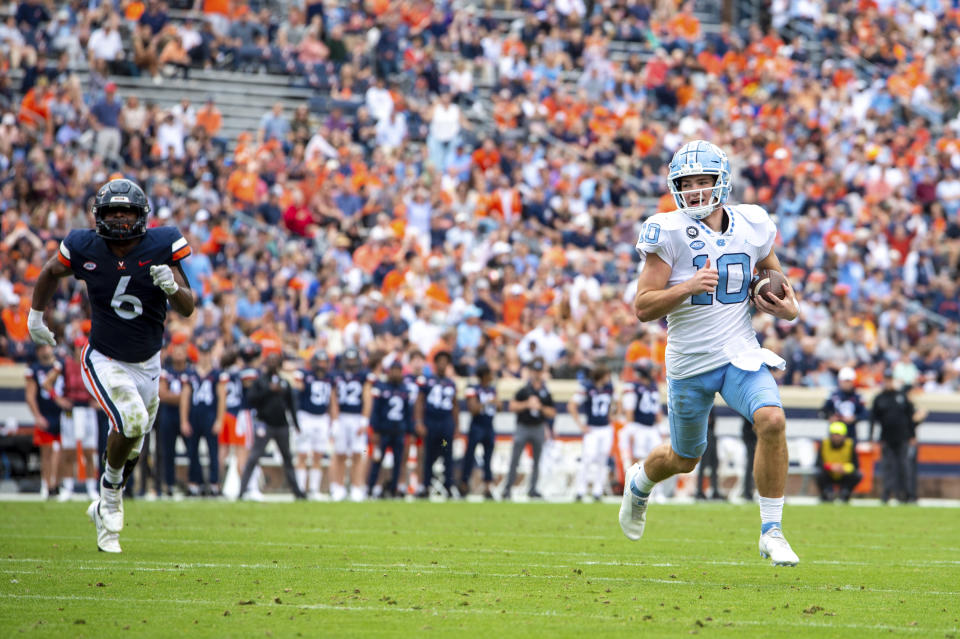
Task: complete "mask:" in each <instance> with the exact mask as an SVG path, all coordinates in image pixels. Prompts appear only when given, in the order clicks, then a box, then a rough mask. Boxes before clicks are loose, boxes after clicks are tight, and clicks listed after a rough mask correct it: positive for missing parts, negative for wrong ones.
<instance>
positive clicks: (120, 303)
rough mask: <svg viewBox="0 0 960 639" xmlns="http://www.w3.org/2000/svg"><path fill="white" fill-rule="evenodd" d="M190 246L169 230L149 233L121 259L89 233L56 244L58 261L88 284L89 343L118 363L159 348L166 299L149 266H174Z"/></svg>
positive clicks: (147, 356) (75, 233)
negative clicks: (57, 245)
mask: <svg viewBox="0 0 960 639" xmlns="http://www.w3.org/2000/svg"><path fill="white" fill-rule="evenodd" d="M188 255H190V245H189V244H187V240H186V239H184V237H183V236H182V235H181V234H180V231H179V230H178V229H176V228H174V227H172V226H161V227H157V228H152V229H147V233H146V235H144V236H143V238H142V239H141V240H140V243H139V244H137V245H136V246H135V247H134V248H133V250H132V251H130V253H128V254H127V255H126V256H124V257H123V258H119V257H117V256H116V255H114V254H113V253H112V252H111V251H110V247H108V246H107V242H106V241H105V240H104V239H103V238H101V237H100V236H99V235H97V232H96V231H94V230H93V229H83V230H75V231H70V234H69V235H67V237H66V239H64V240H63V241H62V242H61V243H60V253H59V254H58V256H57V257H58V258H59V260H60V263H61V264H63V265H64V266H66V267H68V268H69V269H70V270H71V271H73V274H74V276H75V277H76V278H77V279H79V280H83V281H84V282H86V283H87V294H88V295H89V297H90V306H91V309H92V313H93V318H92V330H91V332H90V345H91V346H92V347H93V348H95V349H97V350H98V351H100V352H101V353H103V354H104V355H106V356H108V357H112V358H113V359H116V360H120V361H121V362H144V361H146V360H148V359H150V358H151V357H153V356H154V355H155V354H156V353H157V352H158V351H159V350H160V347H161V346H162V345H163V321H164V319H166V317H167V296H166V295H165V294H164V292H163V291H162V290H161V289H160V287H158V286H156V285H155V284H154V283H153V278H152V277H151V276H150V267H151V266H156V265H159V264H168V265H170V266H173V265H174V264H176V263H177V262H179V261H180V260H182V259H184V258H185V257H187V256H188Z"/></svg>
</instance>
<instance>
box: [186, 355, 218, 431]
mask: <svg viewBox="0 0 960 639" xmlns="http://www.w3.org/2000/svg"><path fill="white" fill-rule="evenodd" d="M180 379H181V381H182V382H183V383H184V384H190V389H191V393H190V421H191V422H196V423H201V422H202V423H204V424H210V425H212V424H213V422H214V421H215V420H216V419H217V383H218V382H219V381H220V371H218V370H217V369H215V368H213V369H210V370H209V371H207V374H206V375H200V373H199V372H198V371H197V369H195V368H189V369H187V372H185V373H184V374H183V375H182V376H181V377H180Z"/></svg>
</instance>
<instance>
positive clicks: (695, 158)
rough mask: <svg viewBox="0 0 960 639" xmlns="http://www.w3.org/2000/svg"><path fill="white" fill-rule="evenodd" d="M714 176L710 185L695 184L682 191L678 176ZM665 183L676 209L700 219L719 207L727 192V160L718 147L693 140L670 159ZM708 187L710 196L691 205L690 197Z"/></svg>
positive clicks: (728, 182) (728, 174)
mask: <svg viewBox="0 0 960 639" xmlns="http://www.w3.org/2000/svg"><path fill="white" fill-rule="evenodd" d="M703 175H708V176H714V183H713V187H712V188H711V187H709V186H708V187H703V186H701V187H697V188H692V189H687V190H685V191H684V190H681V185H680V182H681V179H682V178H687V177H694V176H703ZM667 186H669V188H670V193H671V195H673V200H674V202H675V203H676V205H677V209H678V210H680V211H683V212H684V213H686V214H687V215H688V216H690V217H691V218H693V219H695V220H702V219H703V218H705V217H707V216H708V215H710V213H712V212H713V211H714V210H715V209H716V208H717V207H718V206H723V205H724V204H725V203H726V201H727V198H728V197H729V195H730V161H729V160H728V159H727V154H726V153H724V152H723V151H722V150H721V149H720V148H719V147H717V146H716V145H714V144H711V143H709V142H707V141H705V140H694V141H693V142H688V143H687V144H685V145H683V146H682V147H681V148H680V149H679V150H678V151H677V152H676V153H675V154H674V155H673V160H672V161H671V162H670V170H669V173H668V175H667ZM708 189H709V190H710V198H709V199H708V200H707V202H703V199H702V197H701V198H699V199H700V201H699V203H697V204H690V200H691V199H693V200H697V199H698V198H697V197H691V196H693V195H694V194H699V193H702V192H704V191H707V190H708Z"/></svg>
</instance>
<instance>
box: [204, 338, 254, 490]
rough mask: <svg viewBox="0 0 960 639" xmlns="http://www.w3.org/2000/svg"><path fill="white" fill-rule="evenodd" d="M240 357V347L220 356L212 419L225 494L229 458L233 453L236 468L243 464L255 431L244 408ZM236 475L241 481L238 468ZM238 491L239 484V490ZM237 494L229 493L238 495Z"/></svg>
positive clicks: (241, 466) (245, 461)
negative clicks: (215, 408) (215, 403)
mask: <svg viewBox="0 0 960 639" xmlns="http://www.w3.org/2000/svg"><path fill="white" fill-rule="evenodd" d="M239 359H240V351H239V350H238V349H236V348H230V349H227V350H226V351H225V352H224V354H223V356H222V357H221V358H220V368H221V371H220V379H219V380H217V418H216V420H215V421H214V422H213V430H214V432H216V433H219V437H218V438H217V447H218V449H219V451H220V460H219V463H220V471H221V473H222V474H223V478H222V479H221V481H222V482H223V488H222V489H221V493H222V494H226V493H227V475H228V473H227V462H228V458H229V456H230V455H231V454H233V455H234V461H235V463H236V466H235V469H240V468H243V467H244V465H245V464H246V463H247V450H248V449H249V447H250V433H252V432H253V424H252V422H251V420H250V411H249V410H244V409H245V402H244V398H243V378H242V377H241V372H242V370H241V368H240V365H239V364H238V360H239ZM235 477H236V480H237V484H239V481H240V474H239V470H236V474H235ZM239 491H240V488H239V485H237V486H236V493H239ZM236 493H234V494H231V495H227V496H229V497H236Z"/></svg>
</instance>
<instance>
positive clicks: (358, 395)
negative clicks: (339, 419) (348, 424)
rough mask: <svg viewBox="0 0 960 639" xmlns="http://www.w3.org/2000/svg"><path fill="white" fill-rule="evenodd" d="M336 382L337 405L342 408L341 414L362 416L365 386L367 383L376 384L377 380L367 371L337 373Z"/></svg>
mask: <svg viewBox="0 0 960 639" xmlns="http://www.w3.org/2000/svg"><path fill="white" fill-rule="evenodd" d="M334 381H336V383H337V404H338V405H339V406H340V414H341V415H343V414H344V413H347V414H353V415H359V414H361V413H362V412H363V385H364V384H366V383H367V382H375V381H376V378H375V377H374V376H373V375H372V374H371V373H368V372H367V371H365V370H359V371H356V372H354V373H349V372H347V371H341V372H339V373H337V375H336V377H335V378H334Z"/></svg>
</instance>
